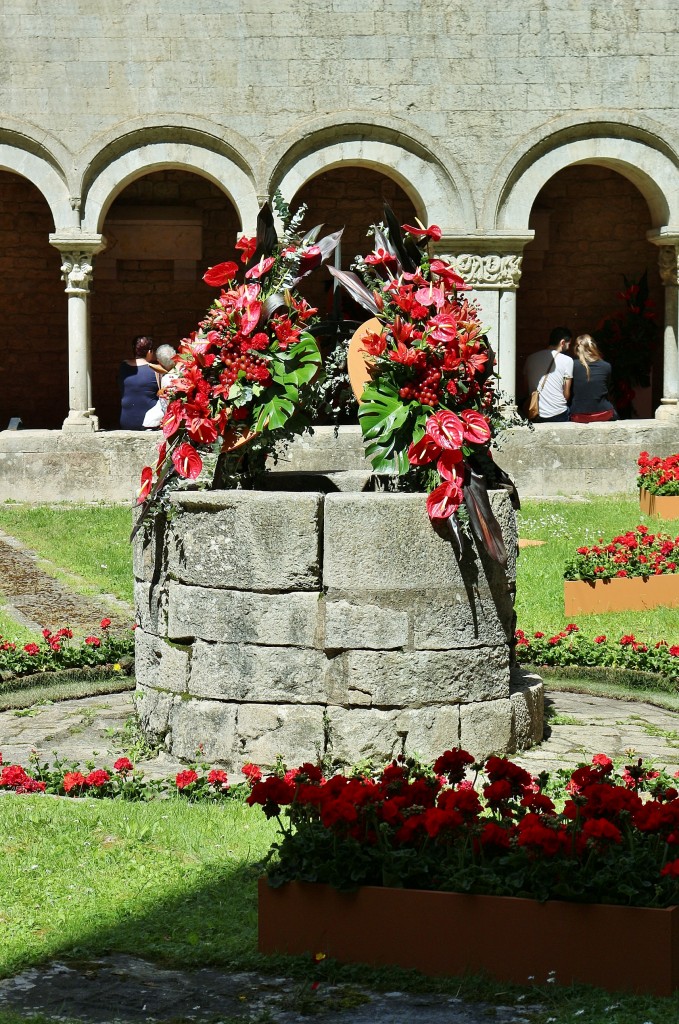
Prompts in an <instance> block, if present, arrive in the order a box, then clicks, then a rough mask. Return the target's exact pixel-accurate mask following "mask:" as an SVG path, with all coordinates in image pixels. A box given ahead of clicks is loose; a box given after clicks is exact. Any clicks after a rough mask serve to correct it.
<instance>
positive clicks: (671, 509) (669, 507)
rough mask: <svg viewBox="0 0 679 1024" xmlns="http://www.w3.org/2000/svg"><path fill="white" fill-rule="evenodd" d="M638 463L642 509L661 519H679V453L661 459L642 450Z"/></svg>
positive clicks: (638, 482)
mask: <svg viewBox="0 0 679 1024" xmlns="http://www.w3.org/2000/svg"><path fill="white" fill-rule="evenodd" d="M637 465H638V467H639V476H638V477H637V487H638V488H639V507H640V508H641V511H642V512H645V513H646V515H649V516H658V517H659V518H660V519H679V455H668V457H667V458H666V459H661V458H659V457H658V456H651V455H649V454H648V452H642V453H641V455H640V456H639V459H638V461H637Z"/></svg>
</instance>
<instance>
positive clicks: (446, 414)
mask: <svg viewBox="0 0 679 1024" xmlns="http://www.w3.org/2000/svg"><path fill="white" fill-rule="evenodd" d="M385 217H386V222H387V227H386V228H385V229H384V230H383V229H382V228H380V227H374V229H373V230H374V239H375V248H374V250H373V252H372V253H369V254H368V255H367V256H366V257H365V258H364V259H359V260H358V261H357V264H356V265H357V267H358V269H359V272H360V273H361V276H362V278H363V280H361V279H360V278H359V277H358V276H357V275H356V274H353V273H348V272H345V271H339V270H335V269H334V268H332V267H330V268H329V269H330V272H331V273H332V274H333V275H334V276H335V277H336V278H337V279H338V280H339V281H340V282H341V284H342V285H343V286H344V287H345V288H346V289H347V291H348V292H349V293H350V295H351V296H352V298H353V299H354V300H355V301H357V302H359V303H360V304H361V305H362V306H363V307H364V308H365V309H366V310H368V311H369V312H370V313H371V314H372V315H373V316H374V317H376V318H377V321H378V322H379V329H378V330H373V331H370V330H368V329H367V327H368V325H366V331H365V333H364V337H363V339H362V344H363V349H364V352H365V353H366V359H367V365H368V368H369V373H370V380H369V382H368V383H367V385H366V387H365V389H364V390H363V393H362V394H361V396H360V402H361V405H360V409H359V421H360V424H361V429H362V432H363V437H364V440H365V443H366V454H367V455H368V457H369V459H370V461H371V462H372V465H373V467H374V469H375V470H376V471H377V472H381V473H389V474H392V475H398V476H401V477H410V478H411V481H414V482H415V483H416V484H417V485H419V486H421V487H423V488H424V489H426V490H427V491H428V492H429V494H428V497H427V511H428V512H429V516H430V518H431V519H432V521H434V522H435V523H437V522H438V523H440V522H442V521H447V522H448V523H449V524H450V526H451V528H452V529H453V530H457V524H456V521H455V518H454V517H455V514H456V513H457V512H458V510H459V509H460V507H461V506H462V505H463V504H464V506H465V508H466V511H467V514H468V516H469V520H470V523H471V526H472V529H473V530H474V532H475V533H476V535H477V536H478V538H479V539H480V540H481V541H482V543H484V545H485V546H486V547H487V549H488V551H489V552H490V554H491V555H493V557H494V558H496V559H497V560H498V561H499V562H501V563H503V564H504V563H506V552H505V549H504V545H503V542H502V537H501V534H500V530H499V527H498V525H497V522H496V521H495V518H494V516H493V514H492V512H491V509H490V503H489V501H488V495H487V492H486V486H485V479H484V471H486V470H487V469H490V470H491V472H492V475H493V476H494V477H495V479H496V480H497V479H498V478H500V482H501V483H504V484H505V485H506V486H508V487H509V488H511V489H512V490H513V485H511V481H509V479H508V478H507V477H506V476H505V474H503V473H502V471H501V470H499V469H498V468H497V467H495V466H494V465H493V464H492V462H491V459H490V456H489V447H490V442H491V438H492V436H493V433H494V427H495V425H496V424H497V401H496V399H497V392H496V388H495V379H494V370H493V366H494V362H495V358H494V354H493V351H492V349H491V348H490V346H489V345H488V342H487V339H486V337H485V334H484V330H483V326H482V324H481V322H480V320H479V312H478V309H477V307H476V305H475V304H474V303H473V302H470V301H468V300H467V299H466V298H464V297H463V293H464V291H465V290H467V288H468V286H467V285H466V284H465V283H464V281H463V280H462V278H461V277H460V276H459V275H458V274H457V273H456V272H455V270H454V269H453V267H452V266H451V264H450V263H449V262H448V261H447V260H445V259H430V257H429V254H428V251H427V248H426V246H427V243H428V241H429V240H430V239H433V240H438V239H439V238H440V237H441V232H440V229H439V228H438V227H436V225H432V226H431V227H429V228H424V227H421V228H416V227H412V226H410V225H408V224H406V225H404V226H403V228H401V226H400V225H399V224H398V222H397V221H396V219H395V217H394V214H393V213H392V211H391V210H390V209H389V208H388V207H385ZM514 493H515V492H514Z"/></svg>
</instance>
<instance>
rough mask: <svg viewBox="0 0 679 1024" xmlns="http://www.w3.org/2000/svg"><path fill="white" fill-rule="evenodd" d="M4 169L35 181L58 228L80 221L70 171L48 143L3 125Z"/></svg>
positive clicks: (0, 161) (0, 156)
mask: <svg viewBox="0 0 679 1024" xmlns="http://www.w3.org/2000/svg"><path fill="white" fill-rule="evenodd" d="M43 136H44V133H43ZM0 169H1V170H3V171H10V172H12V173H14V174H19V175H21V177H22V178H27V179H28V181H30V182H31V184H33V185H35V187H36V188H37V189H38V190H39V191H40V192H41V193H42V195H43V196H44V198H45V200H46V202H47V205H48V206H49V208H50V210H51V213H52V217H53V218H54V226H55V229H56V230H59V229H60V228H63V227H67V226H74V225H75V224H77V213H76V212H75V211H74V209H73V207H72V206H71V202H70V195H69V193H70V189H69V186H68V182H67V176H66V173H65V172H64V170H63V167H62V165H61V163H60V162H59V161H58V160H57V159H56V157H55V156H54V155H53V154H52V153H51V152H50V150H49V149H48V148H47V147H46V146H45V145H44V143H42V142H40V141H38V140H37V139H33V138H32V137H31V136H30V135H27V134H25V133H24V132H18V131H16V130H14V129H12V128H7V127H3V126H0Z"/></svg>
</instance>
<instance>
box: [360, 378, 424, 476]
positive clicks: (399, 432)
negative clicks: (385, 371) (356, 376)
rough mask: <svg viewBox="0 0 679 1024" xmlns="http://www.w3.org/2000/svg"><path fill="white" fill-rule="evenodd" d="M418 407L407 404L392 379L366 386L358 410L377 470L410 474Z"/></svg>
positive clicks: (366, 447) (367, 452) (373, 463)
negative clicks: (410, 453) (410, 458)
mask: <svg viewBox="0 0 679 1024" xmlns="http://www.w3.org/2000/svg"><path fill="white" fill-rule="evenodd" d="M415 415H416V412H415V409H414V408H412V407H411V406H410V405H406V404H404V402H403V401H402V399H401V398H399V394H398V391H397V389H396V387H395V386H394V385H393V384H392V383H391V382H390V381H386V380H385V381H381V382H380V387H379V389H378V388H376V387H374V386H373V385H368V387H366V388H365V390H364V392H363V395H362V397H361V405H360V407H359V410H358V419H359V422H360V424H361V430H362V432H363V438H364V440H365V442H366V446H365V452H366V455H367V457H368V459H369V460H370V461H371V463H372V466H373V469H374V470H375V472H377V473H396V474H399V475H400V474H403V473H407V472H408V469H409V466H410V463H409V462H408V454H407V452H408V445H409V444H410V441H411V439H412V432H413V431H412V421H413V419H414V417H415Z"/></svg>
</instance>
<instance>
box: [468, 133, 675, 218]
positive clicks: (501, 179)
mask: <svg viewBox="0 0 679 1024" xmlns="http://www.w3.org/2000/svg"><path fill="white" fill-rule="evenodd" d="M522 148H523V152H522V153H520V155H518V156H517V153H516V150H514V151H513V153H512V154H511V155H510V156H508V157H507V160H506V161H505V163H504V165H503V166H502V167H501V168H500V169H499V171H498V173H497V175H496V179H495V186H494V187H493V188H492V189H491V192H490V198H489V202H488V203H487V205H486V209H485V211H484V223H486V224H488V225H489V226H492V227H493V228H495V229H499V230H504V231H517V232H518V231H526V230H527V228H528V218H529V216H530V211H531V209H532V206H533V203H534V201H535V197H536V196H537V194H538V193H539V192H540V190H541V189H542V188H543V186H544V185H545V184H546V183H547V182H548V181H549V179H550V178H552V177H553V176H554V175H555V174H557V173H558V172H559V171H561V170H563V169H564V168H565V167H568V166H572V165H575V164H594V165H597V166H600V167H607V168H609V169H611V170H614V171H617V172H618V173H619V174H622V175H623V176H624V177H625V178H627V179H628V180H629V181H631V182H632V183H633V184H634V185H635V186H636V187H637V188H638V189H639V191H640V192H641V194H642V195H643V196H644V199H645V200H646V202H647V204H648V207H649V210H650V214H651V221H652V225H653V227H654V228H660V227H663V226H672V225H677V224H679V166H678V165H679V161H678V160H677V157H676V154H674V152H673V151H672V150H671V149H670V147H669V146H667V145H666V144H665V143H662V141H661V140H660V139H659V138H657V137H656V136H654V135H653V134H651V133H650V132H649V131H647V130H643V129H640V128H636V127H634V126H630V125H622V124H619V123H612V122H603V123H601V122H600V123H586V124H583V123H579V124H573V125H571V126H569V127H567V128H563V129H561V130H560V131H558V132H552V133H550V135H549V136H547V137H543V138H542V139H541V140H540V141H538V142H534V141H532V140H530V141H529V142H528V143H524V146H523V147H522ZM510 160H511V164H510Z"/></svg>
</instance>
